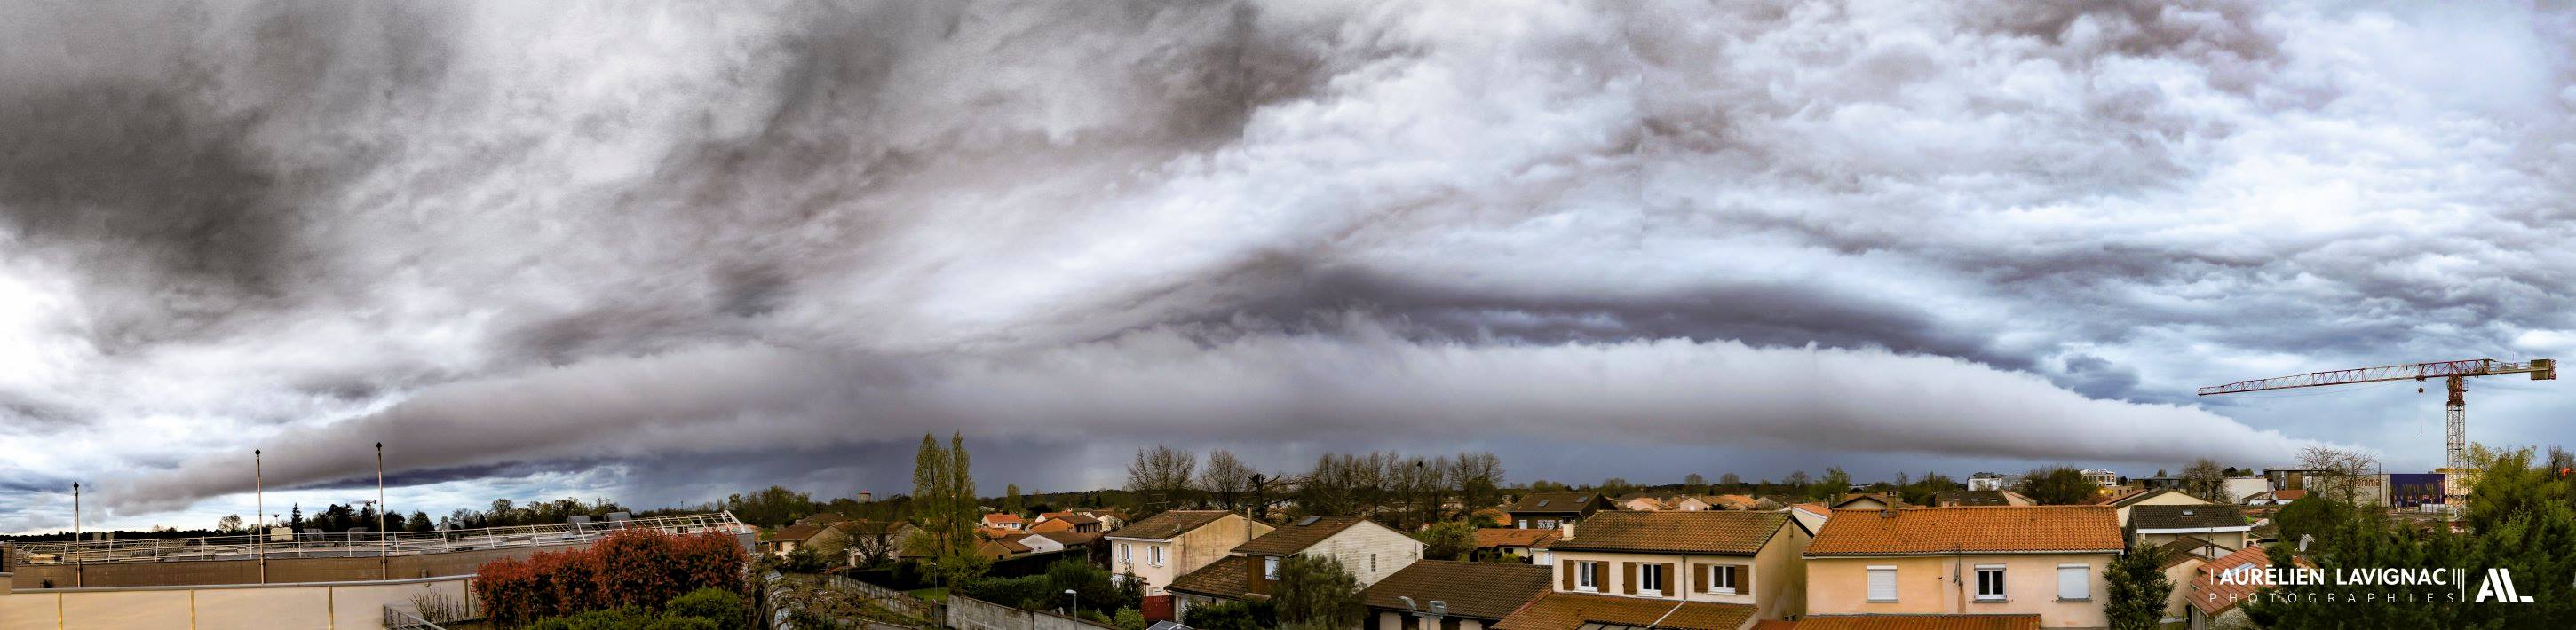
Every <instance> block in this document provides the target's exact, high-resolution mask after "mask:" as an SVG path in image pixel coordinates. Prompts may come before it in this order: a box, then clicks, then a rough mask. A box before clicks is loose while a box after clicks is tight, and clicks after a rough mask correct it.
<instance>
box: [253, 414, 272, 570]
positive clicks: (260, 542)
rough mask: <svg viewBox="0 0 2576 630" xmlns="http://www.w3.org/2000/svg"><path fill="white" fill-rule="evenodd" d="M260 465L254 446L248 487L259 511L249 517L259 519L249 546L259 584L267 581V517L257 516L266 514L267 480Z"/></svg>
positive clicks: (257, 452) (257, 451) (257, 450)
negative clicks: (257, 564) (256, 569)
mask: <svg viewBox="0 0 2576 630" xmlns="http://www.w3.org/2000/svg"><path fill="white" fill-rule="evenodd" d="M260 466H261V464H260V455H259V449H255V448H254V449H251V450H250V487H251V494H252V495H253V496H255V497H258V498H257V499H256V501H257V503H256V505H257V507H258V508H259V511H256V512H252V513H251V518H253V519H258V520H259V524H258V525H256V526H253V527H251V528H250V548H251V555H252V556H253V557H256V558H259V583H261V584H267V583H268V519H264V518H259V517H260V516H262V515H265V514H268V482H267V480H266V479H265V478H264V477H263V476H262V475H261V474H260Z"/></svg>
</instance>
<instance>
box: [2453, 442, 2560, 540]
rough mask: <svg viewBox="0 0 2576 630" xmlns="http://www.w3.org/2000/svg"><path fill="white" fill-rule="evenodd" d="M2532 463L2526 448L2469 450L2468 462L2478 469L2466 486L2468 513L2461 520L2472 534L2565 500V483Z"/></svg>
mask: <svg viewBox="0 0 2576 630" xmlns="http://www.w3.org/2000/svg"><path fill="white" fill-rule="evenodd" d="M2531 460H2532V449H2529V448H2521V449H2513V450H2504V451H2498V450H2492V449H2489V448H2487V447H2486V446H2485V445H2483V444H2478V445H2471V446H2470V447H2469V461H2471V462H2473V463H2475V464H2476V465H2477V467H2478V469H2479V470H2478V474H2477V477H2476V480H2475V481H2474V482H2472V483H2471V484H2470V486H2469V488H2470V492H2469V505H2468V514H2467V518H2465V519H2463V520H2466V521H2468V524H2469V529H2470V530H2471V531H2480V532H2483V531H2487V530H2488V529H2490V528H2493V527H2496V526H2498V525H2501V524H2503V523H2504V521H2505V520H2506V519H2510V518H2512V517H2513V515H2515V514H2519V513H2523V512H2528V511H2531V510H2534V509H2537V508H2538V507H2539V506H2540V505H2541V504H2544V503H2565V502H2566V501H2567V499H2568V497H2567V484H2566V483H2564V482H2562V481H2560V480H2559V479H2556V478H2555V476H2556V474H2557V473H2556V471H2554V470H2542V469H2539V468H2534V467H2532V466H2531Z"/></svg>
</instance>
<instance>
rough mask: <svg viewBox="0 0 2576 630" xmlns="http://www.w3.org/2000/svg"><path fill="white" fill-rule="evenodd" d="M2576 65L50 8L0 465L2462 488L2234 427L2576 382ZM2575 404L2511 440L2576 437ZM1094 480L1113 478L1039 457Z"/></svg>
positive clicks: (2085, 49) (1094, 8) (1844, 30)
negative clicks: (2560, 367)
mask: <svg viewBox="0 0 2576 630" xmlns="http://www.w3.org/2000/svg"><path fill="white" fill-rule="evenodd" d="M2571 35H2576V18H2571V15H2570V14H2569V13H2567V12H2565V11H2562V10H2556V9H2544V10H2534V9H2531V8H2528V7H2518V6H2511V5H2461V6H2457V7H2446V10H2443V11H2439V12H2432V11H2426V10H2419V9H2415V8H2411V7H2380V6H2340V5H2330V6H2311V5H2307V4H2285V3H2258V2H2190V3H2180V4H2174V3H2092V4H2082V5H2055V4H2032V3H2017V2H1992V3H1986V2H1972V3H1935V4H1924V3H1876V2H1754V3H1720V4H1717V5H1708V4H1702V3H1684V2H1641V3H1612V4H1600V3H1537V4H1525V5H1512V6H1495V5H1491V4H1490V3H1473V2H1470V3H1450V2H1421V3H1400V4H1393V5H1388V4H1382V3H1349V4H1341V3H1263V2H1244V3H1164V2H1123V3H1110V4H1097V3H1094V4H1085V5H1081V6H1079V7H1076V6H1073V5H1052V4H1023V3H1006V2H992V3H988V2H952V3H902V2H886V3H876V2H811V1H792V0H778V1H772V2H753V3H740V2H729V3H697V2H677V3H662V4H655V5H649V6H632V7H617V8H580V7H566V6H556V5H549V4H527V3H502V2H492V3H451V4H437V5H416V4H396V3H347V2H220V3H206V4H199V5H190V6H185V7H171V6H165V5H161V4H158V3H132V4H128V3H95V2H77V3H20V4H16V5H11V6H8V7H0V86H5V88H0V112H5V113H7V114H9V115H8V116H6V117H5V119H0V296H5V297H7V298H10V299H7V300H0V346H6V347H11V348H14V349H22V350H23V351H20V352H14V353H9V354H6V355H0V448H8V449H10V450H12V451H23V452H32V453H40V454H38V455H35V456H33V459H31V460H30V461H28V462H24V463H22V464H20V465H19V466H20V467H18V468H7V469H0V484H8V486H7V487H10V488H21V490H17V491H13V493H15V494H18V496H0V530H14V529H23V528H28V527H40V526H43V525H45V524H49V523H51V522H52V521H53V520H54V519H53V518H52V516H51V515H50V514H38V513H37V512H39V511H40V510H39V509H38V508H37V506H40V505H50V503H46V501H49V499H45V498H43V497H41V496H36V495H34V494H30V493H34V492H35V489H36V488H42V487H49V486H51V485H57V484H56V482H58V481H60V480H61V477H60V475H69V477H70V478H80V479H90V478H96V481H95V483H100V484H102V486H101V487H102V488H105V490H103V492H105V493H106V496H107V497H109V498H106V499H104V500H103V502H104V503H106V504H110V505H114V506H115V508H114V509H115V510H116V511H117V512H118V514H119V515H120V516H125V517H132V518H145V517H148V516H150V515H152V514H155V513H161V512H164V511H173V510H176V511H182V512H185V513H188V514H192V515H200V513H202V512H206V511H208V510H213V509H214V508H209V507H203V506H200V505H198V503H200V502H204V501H206V500H207V499H210V498H216V497H224V496H226V495H230V494H233V493H238V492H241V491H243V490H245V489H246V488H244V487H242V484H241V483H239V479H238V478H239V477H240V476H241V475H239V474H237V471H236V469H238V468H240V467H241V466H240V464H241V462H240V461H239V460H241V459H242V458H241V457H239V456H238V454H239V453H243V452H247V451H248V450H249V449H251V448H266V449H269V450H270V452H272V453H275V454H278V455H279V457H278V458H276V459H275V460H273V461H272V466H271V467H270V470H269V474H270V476H271V478H272V480H274V481H275V482H277V483H279V484H281V485H284V486H287V487H295V488H300V489H299V490H296V491H297V492H325V493H327V492H335V491H341V490H346V489H349V488H351V484H352V483H355V482H354V481H353V480H355V479H357V478H358V477H360V476H367V477H368V479H366V480H365V482H366V483H372V481H373V480H372V476H371V475H361V474H360V472H359V471H364V470H369V469H371V466H372V461H371V459H370V457H371V454H370V453H369V452H368V451H367V449H366V445H369V444H372V443H374V442H377V441H385V442H388V443H393V444H399V445H401V449H399V450H400V452H401V453H402V457H400V458H397V464H396V466H395V468H396V470H394V471H392V474H391V478H392V479H393V480H395V481H396V482H398V483H397V485H403V486H406V487H408V488H412V489H413V490H411V491H413V492H418V493H421V495H420V496H423V497H432V496H435V497H448V496H452V495H470V494H473V493H474V492H478V491H492V492H501V491H511V492H517V491H534V492H539V493H541V494H542V493H545V492H547V491H548V489H549V488H553V487H554V486H549V485H548V484H556V485H561V486H562V487H564V488H577V489H579V490H582V491H591V490H603V491H604V490H607V489H615V490H616V491H618V492H621V493H625V494H629V495H632V496H638V497H652V498H654V499H656V500H661V499H671V500H678V501H687V500H689V497H691V496H700V495H704V494H705V493H710V492H716V491H719V490H720V489H721V488H723V487H725V486H726V485H728V484H731V485H743V484H759V483H765V481H764V478H774V477H777V476H780V475H782V474H783V473H781V472H780V469H779V468H778V467H777V466H774V465H769V464H766V463H763V462H768V463H775V462H778V461H796V462H810V463H811V464H812V465H811V466H808V467H807V468H808V469H810V470H814V471H822V472H812V473H810V474H798V475H788V476H792V477H795V478H796V479H795V480H796V481H799V482H803V483H814V484H820V485H835V484H838V485H854V484H856V485H864V484H880V485H881V484H886V483H893V482H895V481H897V480H896V479H892V478H891V477H900V475H899V474H896V473H895V472H889V470H890V469H881V468H882V467H871V465H868V464H864V463H839V464H836V463H835V462H839V461H842V460H839V459H836V458H860V459H865V458H869V457H877V456H882V455H885V454H886V453H888V452H899V451H900V450H902V448H904V446H905V445H907V444H909V443H910V439H911V438H912V437H914V436H917V435H919V434H920V433H922V432H925V431H937V432H945V431H947V430H952V429H964V430H968V431H971V432H974V433H975V434H976V436H975V437H976V438H977V439H984V440H994V441H997V442H1002V443H1007V444H1009V445H1010V446H1008V448H1010V449H1016V450H1014V451H1013V452H1015V453H1021V454H1024V455H1026V456H1025V457H1020V458H1019V459H1020V460H1024V461H1029V462H1043V463H1045V464H1047V465H1050V466H1055V467H1056V468H1058V469H1061V470H1056V471H1055V472H1052V473H1049V472H1045V471H1041V470H1039V469H1038V468H1036V467H1035V466H1036V464H1031V465H1029V466H1021V467H1018V468H1012V469H1010V470H1011V471H1012V472H1013V473H1014V474H1021V473H1025V474H1032V475H1042V474H1055V475H1062V476H1068V477H1078V478H1081V479H1085V480H1089V481H1094V482H1099V481H1104V480H1106V479H1105V478H1104V477H1100V476H1098V475H1097V474H1096V470H1097V469H1108V468H1112V467H1114V465H1115V461H1116V460H1117V459H1118V457H1117V453H1116V452H1108V453H1101V452H1095V451H1097V450H1100V449H1109V450H1112V451H1114V450H1116V449H1119V448H1124V447H1128V446H1132V445H1133V444H1138V443H1145V442H1151V441H1165V440H1168V441H1173V442H1177V443H1187V444H1225V443H1239V442H1241V441H1244V440H1257V441H1261V442H1263V443H1299V444H1310V445H1320V444H1324V443H1327V442H1331V441H1332V440H1334V439H1337V438H1339V437H1340V436H1343V435H1347V434H1351V433H1367V434H1372V435H1382V436H1383V438H1384V440H1385V441H1387V442H1389V443H1404V444H1413V445H1428V446H1429V447H1432V448H1438V447H1439V446H1441V445H1443V444H1446V443H1452V442H1455V441H1456V439H1457V438H1456V437H1455V436H1458V435H1462V434H1468V435H1474V436H1476V438H1475V440H1476V443H1477V444H1479V445H1481V446H1484V447H1488V448H1495V449H1498V450H1503V451H1506V452H1509V453H1513V454H1519V455H1525V456H1529V457H1532V458H1536V459H1539V460H1543V461H1555V460H1545V455H1544V454H1545V453H1548V452H1550V449H1551V448H1554V447H1555V446H1556V445H1560V444H1575V445H1578V446H1573V447H1571V448H1584V449H1602V448H1643V447H1642V446H1641V445H1647V444H1661V445H1666V446H1664V447H1659V448H1661V449H1662V450H1655V451H1654V452H1656V453H1660V454H1659V455H1655V456H1654V457H1651V458H1650V459H1653V460H1654V461H1652V462H1646V463H1642V464H1640V466H1645V468H1639V469H1635V470H1629V469H1620V470H1593V469H1585V470H1573V471H1568V472H1566V473H1562V474H1559V473H1552V472H1549V471H1546V470H1530V471H1525V474H1527V475H1528V476H1566V475H1587V474H1596V473H1608V474H1634V475H1642V474H1648V473H1652V472H1654V471H1658V470H1661V471H1666V472H1669V473H1671V474H1674V475H1678V474H1679V473H1680V472H1687V471H1697V472H1714V471H1716V470H1718V469H1719V467H1712V466H1708V465H1706V462H1704V461H1699V460H1698V459H1697V458H1696V456H1694V455H1692V454H1690V453H1689V452H1675V451H1674V450H1672V449H1675V448H1684V447H1696V448H1699V449H1704V450H1705V452H1707V453H1709V454H1710V455H1709V457H1711V458H1722V459H1727V460H1730V461H1732V460H1735V459H1740V458H1743V457H1745V455H1744V454H1745V453H1746V452H1748V451H1747V449H1748V447H1750V446H1760V447H1765V448H1772V449H1778V450H1784V451H1791V452H1801V453H1812V454H1813V458H1814V459H1815V460H1816V461H1817V462H1820V463H1818V464H1817V465H1815V466H1812V468H1821V467H1822V465H1824V464H1825V463H1833V462H1844V463H1847V464H1850V465H1852V466H1860V465H1861V464H1862V463H1864V462H1872V461H1879V462H1886V461H1895V460H1893V459H1889V458H1895V459H1902V460H1904V461H1905V462H1907V463H1906V465H1912V464H1914V463H1926V462H1943V463H1949V464H1956V463H1960V462H1978V463H1979V464H1978V465H1985V464H1987V463H1992V464H1994V465H2014V464H2016V463H2028V462H2034V461H2066V460H2071V459H2075V460H2083V461H2087V462H2103V463H2138V464H2141V465H2145V464H2153V463H2171V464H2172V465H2178V464H2179V463H2180V461H2182V460H2187V459H2189V458H2190V457H2193V456H2196V455H2200V454H2209V455H2218V456H2223V457H2227V458H2229V459H2231V460H2236V461H2239V462H2241V463H2244V464H2249V465H2252V464H2260V463H2264V462H2263V461H2260V460H2267V459H2277V458H2279V457H2281V456H2283V455H2284V454H2285V453H2286V452H2287V451H2289V450H2291V449H2294V448H2296V447H2297V446H2299V445H2302V444H2306V443H2309V442H2310V441H2326V442H2335V443H2349V444H2358V445H2362V446H2366V447H2370V448H2374V449H2379V450H2382V451H2383V452H2385V453H2387V454H2388V455H2389V456H2390V458H2391V460H2392V462H2395V463H2397V464H2399V465H2401V466H2402V465H2411V464H2427V463H2429V462H2431V461H2433V459H2434V455H2436V454H2437V451H2435V450H2434V449H2432V448H2429V447H2425V446H2423V445H2422V444H2420V442H2421V440H2420V439H2419V438H2418V437H2417V436H2414V435H2413V434H2412V433H2411V432H2406V431H2404V430H2402V429H2401V428H2399V427H2397V426H2396V419H2395V416H2394V414H2396V413H2397V410H2395V409H2393V408H2390V407H2389V405H2390V404H2392V403H2391V401H2386V400H2381V399H2378V398H2369V397H2367V396H2363V397H2353V398H2335V397H2326V398H2322V399H2319V400H2317V401H2315V402H2314V404H2306V405H2305V406H2285V405H2283V404H2282V403H2280V402H2278V401H2263V400H2248V401H2236V400H2216V401H2200V400H2195V399H2193V398H2191V397H2190V396H2189V392H2190V389H2191V387H2192V386H2195V385H2205V384H2211V383H2217V382H2225V381H2232V380H2238V379H2242V378H2248V377H2255V376H2265V375H2271V374H2276V373H2290V372H2299V371H2306V370H2310V369H2318V368H2331V367H2345V366H2349V365H2370V364H2380V363H2392V362H2399V361H2410V360H2433V359H2447V358H2457V357H2467V356H2497V357H2500V358H2517V357H2524V356H2547V355H2548V354H2551V353H2563V352H2565V351H2567V350H2569V349H2576V321H2571V319H2570V316H2569V315H2567V313H2570V312H2576V309H2571V308H2570V307H2571V306H2576V304H2571V303H2570V298H2569V297H2568V296H2569V295H2576V286H2570V284H2571V282H2570V280H2569V276H2568V275H2567V274H2564V273H2563V272H2561V271H2559V270H2562V269H2565V268H2568V266H2569V265H2570V264H2571V263H2576V259H2571V256H2576V254H2571V253H2569V252H2567V251H2566V250H2565V248H2563V247H2559V246H2558V244H2560V243H2564V242H2566V241H2568V240H2570V237H2576V229H2571V228H2570V227H2569V226H2570V225H2571V224H2570V223H2568V222H2566V221H2565V219H2566V218H2567V217H2568V216H2569V215H2570V214H2571V213H2576V208H2569V207H2568V205H2567V203H2566V199H2568V198H2571V196H2572V195H2571V193H2576V127H2571V123H2570V122H2569V121H2570V120H2576V116H2571V114H2576V88H2571V85H2576V69H2571V65H2570V63H2569V62H2568V61H2567V60H2569V59H2576V54H2570V53H2576V51H2571V50H2570V44H2569V42H2571V41H2576V37H2571ZM96 41H120V42H129V43H130V45H124V46H115V47H101V46H96V45H92V44H91V43H92V42H96ZM2469 67H2474V68H2483V69H2486V70H2485V71H2482V72H2459V71H2457V69H2458V68H2469ZM2541 391H2545V390H2541ZM2535 395H2538V394H2534V393H2529V392H2522V391H2518V390H2516V391H2504V390H2499V393H2498V394H2497V396H2498V397H2499V399H2500V400H2504V401H2507V402H2505V403H2504V404H2505V405H2507V406H2503V407H2499V408H2500V409H2505V410H2506V411H2501V412H2498V413H2499V414H2505V413H2513V412H2516V411H2521V412H2526V413H2546V412H2547V411H2545V410H2564V409H2565V408H2566V406H2565V405H2561V404H2557V403H2550V402H2547V401H2546V400H2541V401H2536V402H2521V401H2523V400H2524V399H2526V398H2528V397H2530V396H2535ZM2481 400H2482V401H2483V400H2485V399H2484V398H2481ZM2198 403H2210V406H2208V407H2206V408H2205V409H2207V410H2205V409H2204V408H2200V407H2196V404H2198ZM2303 404H2304V401H2303ZM2512 405H2532V406H2528V407H2515V406H2512ZM2485 408H2486V407H2481V409H2485ZM2209 410H2216V411H2219V412H2222V413H2224V414H2225V415H2218V414H2213V413H2212V412H2211V411H2209ZM2481 413H2486V412H2481ZM2383 416H2385V417H2384V418H2383ZM2480 417H2481V418H2484V417H2486V416H2480ZM2513 417H2514V416H2503V415H2500V416H2499V420H2498V421H2497V422H2496V423H2494V424H2492V425H2490V424H2476V425H2473V426H2478V427H2487V426H2496V427H2527V426H2529V425H2528V424H2522V423H2517V422H2515V421H2513V420H2512V418H2513ZM2355 426H2361V427H2364V428H2365V430H2359V431H2356V430H2354V428H2353V427H2355ZM1569 427H1581V429H1580V430H1572V429H1569ZM2498 431H2499V432H2498V433H2495V434H2491V437H2492V438H2493V439H2494V440H2496V441H2506V442H2512V441H2524V442H2527V441H2535V440H2539V439H2545V438H2546V437H2547V436H2543V435H2534V434H2531V433H2529V432H2528V431H2527V430H2523V429H2501V428H2500V429H2498ZM2515 431H2520V432H2515ZM1067 435H1080V436H1084V437H1085V438H1086V439H1093V440H1097V442H1096V444H1098V445H1101V446H1098V447H1097V448H1089V449H1080V450H1079V454H1077V455H1061V454H1058V455H1052V456H1044V457H1041V456H1038V455H1036V454H1038V453H1061V452H1062V451H1063V449H1064V445H1065V444H1066V443H1067V440H1066V439H1065V437H1064V436H1067ZM2479 437H2480V439H2488V437H2490V435H2480V436H2479ZM1334 444H1335V445H1337V446H1357V447H1366V444H1349V443H1338V442H1335V443H1334ZM38 445H41V446H38ZM1675 445H1679V446H1675ZM898 455H899V453H898ZM1299 457H1302V455H1300V456H1299ZM896 459H900V457H899V456H898V457H896ZM1293 459H1296V457H1283V458H1282V459H1281V460H1280V461H1275V462H1271V463H1270V465H1279V466H1293V465H1294V464H1295V462H1294V461H1289V460H1293ZM646 460H654V461H682V460H685V461H689V462H699V463H703V464H705V470H704V471H700V472H699V475H698V476H697V477H695V478H692V477H691V476H690V475H689V474H687V473H686V472H685V471H680V472H674V471H675V470H676V469H675V468H674V467H672V466H653V465H647V464H646V463H645V462H646ZM1765 462H1766V463H1765V464H1764V465H1770V464H1775V463H1778V462H1771V461H1769V460H1765ZM1857 469H1859V468H1856V470H1857ZM36 470H44V471H49V472H47V473H45V474H43V475H41V476H40V475H39V474H38V473H35V472H30V471H36ZM996 470H1000V469H996ZM51 471H65V472H62V473H60V475H58V474H56V473H55V472H51ZM1742 472H1745V473H1747V474H1756V475H1759V474H1764V473H1759V472H1758V471H1752V470H1745V471H1742ZM1864 472H1866V471H1864ZM1769 474H1778V473H1769ZM709 498H711V497H709ZM224 500H229V499H224ZM192 517H193V516H192Z"/></svg>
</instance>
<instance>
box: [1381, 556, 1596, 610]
mask: <svg viewBox="0 0 2576 630" xmlns="http://www.w3.org/2000/svg"><path fill="white" fill-rule="evenodd" d="M1555 574H1556V573H1555V571H1552V570H1550V569H1549V568H1548V567H1541V566H1532V565H1526V564H1505V563H1500V562H1453V561H1448V560H1421V561H1416V562H1414V563H1413V564H1411V565H1409V566H1406V567H1404V570H1402V571H1397V572H1395V574H1394V575H1389V576H1386V579H1382V580H1378V582H1377V584H1376V585H1373V586H1370V587H1368V590H1366V591H1362V592H1361V593H1360V599H1361V600H1362V602H1364V603H1366V604H1368V605H1369V606H1370V607H1374V608H1383V609H1387V610H1397V611H1401V610H1404V602H1403V601H1402V600H1398V599H1396V597H1398V596H1403V597H1411V598H1413V602H1414V604H1415V605H1420V606H1429V605H1430V604H1429V602H1431V601H1433V600H1438V601H1442V602H1447V603H1448V604H1449V616H1451V617H1471V618H1475V619H1482V620H1486V621H1493V620H1497V619H1502V618H1503V617H1506V616H1509V615H1511V614H1512V611H1514V610H1519V609H1520V607H1521V605H1523V604H1528V603H1529V602H1530V600H1533V599H1538V598H1539V596H1541V595H1546V594H1547V592H1548V578H1550V577H1552V576H1554V575H1555Z"/></svg>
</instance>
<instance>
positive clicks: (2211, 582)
mask: <svg viewBox="0 0 2576 630" xmlns="http://www.w3.org/2000/svg"><path fill="white" fill-rule="evenodd" d="M2291 562H2292V563H2293V564H2296V565H2298V566H2302V567H2314V566H2316V564H2315V563H2311V562H2308V560H2307V559H2306V558H2299V557H2295V556H2294V557H2292V558H2291ZM2271 563H2272V558H2271V555H2270V554H2268V553H2265V552H2264V551H2263V548H2262V547H2252V546H2249V547H2246V548H2244V549H2241V550H2238V551H2237V552H2236V553H2231V554H2227V555H2224V556H2219V558H2218V559H2216V560H2211V561H2209V563H2208V564H2203V565H2200V569H2199V572H2200V575H2199V576H2198V577H2194V578H2192V579H2191V595H2190V597H2189V598H2188V599H2190V600H2191V607H2193V608H2198V609H2200V612H2201V614H2204V615H2209V616H2212V617H2215V616H2218V614H2219V613H2223V612H2227V609H2229V608H2235V607H2236V604H2238V603H2240V602H2243V601H2245V600H2246V599H2247V598H2251V597H2253V596H2254V593H2255V591H2259V590H2262V589H2263V588H2264V586H2263V585H2262V584H2260V582H2262V581H2263V580H2262V578H2261V577H2259V576H2260V574H2259V573H2257V574H2255V579H2250V580H2228V582H2231V583H2228V584H2221V583H2219V580H2218V574H2220V573H2225V572H2227V571H2230V570H2235V569H2237V568H2238V567H2245V570H2248V571H2256V572H2260V571H2262V570H2263V567H2266V566H2270V565H2271Z"/></svg>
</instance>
